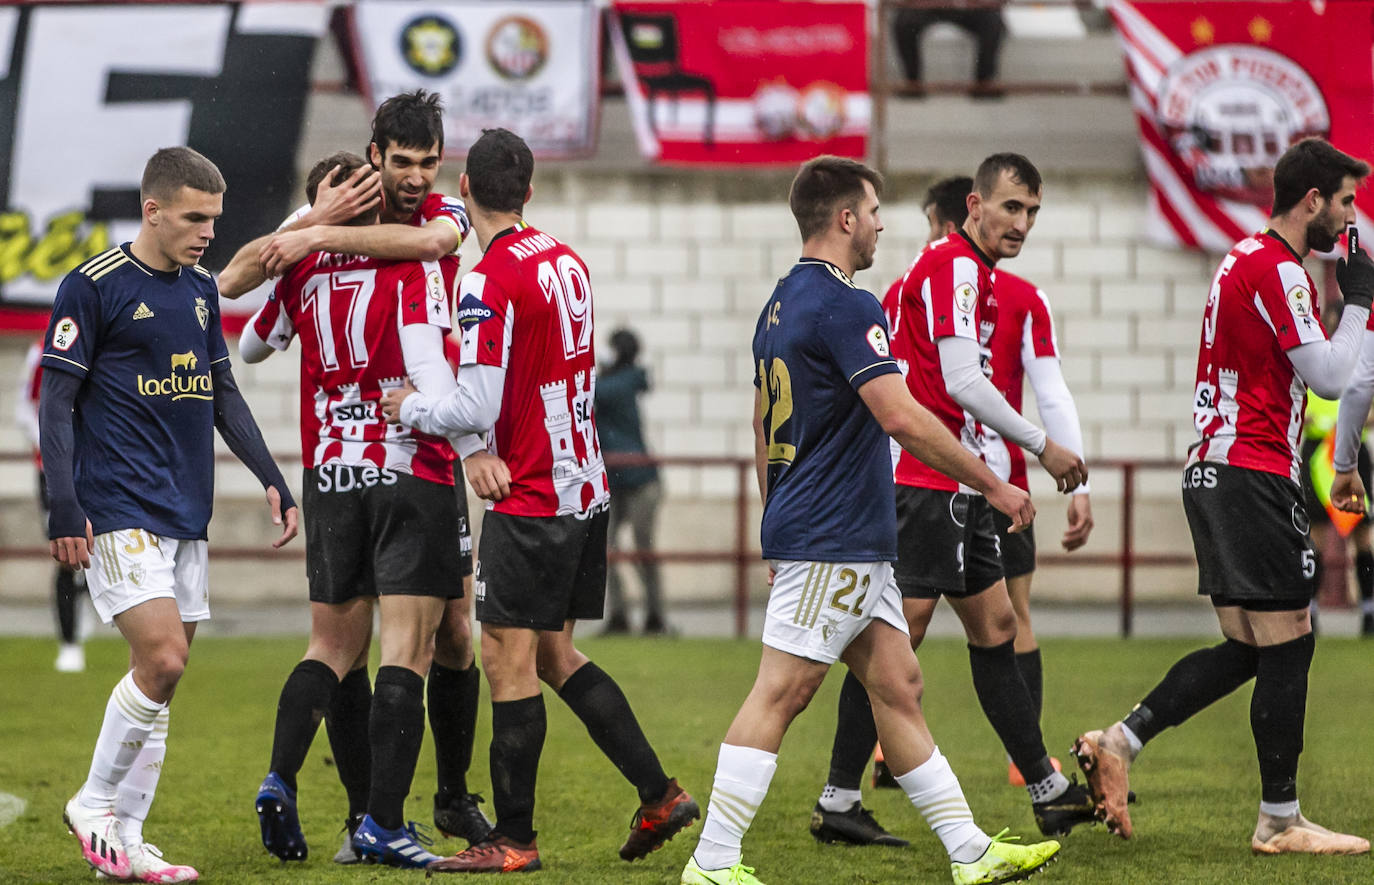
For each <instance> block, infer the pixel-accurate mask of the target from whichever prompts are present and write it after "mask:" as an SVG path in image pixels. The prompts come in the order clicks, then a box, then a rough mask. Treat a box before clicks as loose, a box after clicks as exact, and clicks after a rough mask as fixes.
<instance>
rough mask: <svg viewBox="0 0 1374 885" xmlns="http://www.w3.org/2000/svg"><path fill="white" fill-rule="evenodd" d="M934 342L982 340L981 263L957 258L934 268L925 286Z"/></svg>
mask: <svg viewBox="0 0 1374 885" xmlns="http://www.w3.org/2000/svg"><path fill="white" fill-rule="evenodd" d="M921 297H923V298H925V299H927V303H926V314H927V316H928V317H929V319H930V337H931V340H932V341H938V340H940V339H941V338H948V337H951V336H955V337H959V338H967V339H969V340H970V341H977V340H978V262H976V261H974V260H973V259H972V258H969V257H968V256H966V255H956V256H954V258H952V259H951V260H949V261H947V262H943V263H941V264H939V265H937V266H936V267H935V268H933V269H932V272H931V274H930V276H928V277H926V279H925V281H924V282H923V283H922V284H921Z"/></svg>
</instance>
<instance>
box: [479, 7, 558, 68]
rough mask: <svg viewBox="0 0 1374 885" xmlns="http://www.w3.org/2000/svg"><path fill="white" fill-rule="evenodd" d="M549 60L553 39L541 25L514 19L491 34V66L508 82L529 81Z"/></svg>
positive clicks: (501, 23)
mask: <svg viewBox="0 0 1374 885" xmlns="http://www.w3.org/2000/svg"><path fill="white" fill-rule="evenodd" d="M548 60H549V38H548V35H547V34H545V33H544V29H543V28H542V27H540V26H539V22H537V21H535V20H534V19H532V18H529V17H527V16H523V15H511V16H507V17H506V18H503V19H501V20H500V21H498V22H497V23H496V24H494V25H492V28H491V32H490V33H489V34H487V63H488V64H490V65H491V69H492V70H493V71H495V72H496V73H498V74H500V75H501V76H502V77H505V78H506V79H508V80H528V79H529V78H530V77H533V76H534V75H535V74H537V73H539V71H540V70H541V69H542V68H543V67H544V63H545V62H547V61H548Z"/></svg>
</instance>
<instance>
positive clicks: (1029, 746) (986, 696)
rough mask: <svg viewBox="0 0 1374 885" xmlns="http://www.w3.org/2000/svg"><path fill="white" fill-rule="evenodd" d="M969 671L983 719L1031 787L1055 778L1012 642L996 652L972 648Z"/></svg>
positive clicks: (972, 646) (995, 647) (993, 649)
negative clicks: (1046, 779)
mask: <svg viewBox="0 0 1374 885" xmlns="http://www.w3.org/2000/svg"><path fill="white" fill-rule="evenodd" d="M968 660H969V667H970V669H971V670H972V671H973V690H974V691H975V692H977V694H978V703H979V704H981V705H982V707H983V715H984V716H986V717H987V719H988V722H989V723H991V724H992V730H993V731H995V732H997V737H998V738H1000V739H1001V741H1002V746H1003V747H1005V748H1006V751H1007V755H1008V756H1010V757H1011V761H1012V762H1014V763H1016V767H1017V768H1018V769H1019V770H1020V771H1021V776H1022V777H1024V778H1025V779H1026V783H1027V784H1035V783H1039V782H1040V781H1043V780H1044V779H1045V778H1047V777H1050V776H1051V775H1053V774H1054V766H1053V765H1051V764H1050V754H1049V753H1048V752H1047V751H1046V750H1045V740H1044V738H1043V737H1041V735H1040V722H1039V720H1038V719H1037V717H1036V715H1035V709H1034V707H1032V706H1031V696H1030V691H1029V690H1028V689H1027V688H1026V681H1025V680H1024V679H1022V678H1021V671H1020V670H1018V669H1017V668H1016V650H1015V648H1014V647H1013V644H1012V640H1010V639H1008V640H1007V641H1006V642H1004V643H1002V644H1001V645H995V646H993V647H992V648H979V647H978V646H976V645H970V646H969V647H968Z"/></svg>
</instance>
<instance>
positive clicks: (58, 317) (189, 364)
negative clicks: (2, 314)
mask: <svg viewBox="0 0 1374 885" xmlns="http://www.w3.org/2000/svg"><path fill="white" fill-rule="evenodd" d="M223 193H224V179H223V178H222V177H221V176H220V173H219V170H218V169H217V168H215V165H214V164H213V163H211V162H210V161H209V160H207V159H206V158H205V157H203V156H201V155H200V154H198V153H196V152H195V151H193V150H191V149H189V148H184V147H174V148H164V149H162V150H160V151H158V152H157V153H156V154H154V155H153V157H152V158H151V159H150V160H149V161H148V164H147V166H146V167H145V169H144V171H143V179H142V184H141V187H140V194H141V199H142V223H141V225H140V227H139V232H138V235H137V236H136V237H135V238H134V240H133V242H131V243H124V244H122V245H120V246H117V247H115V248H113V249H110V250H108V251H106V252H103V253H101V254H100V255H97V256H96V257H94V258H92V259H90V260H89V261H87V262H86V263H85V264H83V265H81V266H80V267H78V268H77V269H76V270H74V271H72V272H71V273H69V274H68V275H67V276H66V277H65V278H64V279H63V281H62V284H61V286H60V287H59V288H58V292H57V297H56V299H55V301H54V302H53V312H52V321H51V323H50V325H49V327H48V333H47V342H46V346H45V348H44V351H43V356H42V364H43V369H44V371H43V386H42V395H41V398H40V407H39V422H40V428H41V433H40V443H41V447H42V453H43V469H44V473H45V475H46V476H47V482H48V490H49V495H50V496H51V501H52V510H51V514H50V516H49V527H48V536H49V537H50V538H51V539H52V541H51V547H52V555H53V558H54V559H56V560H57V561H58V562H59V563H61V564H63V565H66V566H69V567H72V568H84V569H87V570H88V571H87V586H88V587H89V588H90V594H91V602H92V603H93V604H94V605H95V609H96V611H97V612H98V613H99V615H100V617H101V619H102V620H103V621H105V622H106V623H109V622H111V621H113V622H114V624H115V626H116V627H118V628H119V631H120V633H122V634H123V635H124V638H125V639H126V640H127V641H128V643H129V648H130V652H131V659H132V662H133V666H132V669H130V671H129V672H128V673H127V674H126V675H125V676H124V678H123V679H121V680H120V681H119V683H118V684H117V685H116V686H115V688H114V691H113V692H112V693H111V695H110V700H109V703H108V705H107V706H106V708H105V718H104V722H103V724H102V725H101V728H100V735H99V737H98V738H97V739H96V746H95V753H94V757H93V758H92V760H91V768H90V773H89V774H88V776H87V778H86V782H85V784H84V785H83V786H82V787H81V789H80V790H78V791H77V793H76V795H75V796H73V797H72V798H71V800H70V801H69V802H67V805H66V809H65V813H64V819H65V820H66V823H67V826H68V827H69V828H70V829H71V831H72V833H73V834H74V835H75V836H76V837H77V839H78V841H79V842H80V843H81V853H82V855H83V856H84V857H85V859H86V861H87V862H89V863H90V864H91V866H93V867H94V868H95V869H96V870H97V871H98V872H101V873H103V874H105V875H107V876H110V877H112V878H116V879H135V880H138V881H144V882H187V881H191V880H193V879H195V878H197V876H198V874H197V872H196V871H195V870H194V869H193V868H191V867H189V866H184V865H173V864H169V863H167V862H166V861H164V860H163V859H162V855H161V852H160V851H158V849H157V848H156V847H154V846H152V845H149V844H147V843H145V842H144V841H143V832H142V830H143V821H144V820H145V818H146V817H147V815H148V809H149V807H150V805H151V804H152V800H153V794H154V793H155V791H156V789H157V781H158V776H159V774H160V772H161V768H162V760H163V758H164V756H165V755H166V749H167V746H166V740H167V723H168V712H167V711H168V704H169V702H170V701H171V699H172V694H173V692H174V691H175V690H176V686H177V682H178V681H179V680H180V678H181V674H182V672H183V670H184V669H185V667H186V660H187V655H188V652H189V649H190V644H191V639H192V637H193V636H194V635H195V631H196V624H197V623H198V622H199V621H203V620H206V619H207V618H209V617H210V607H209V602H210V596H209V583H208V565H209V564H208V561H207V551H206V528H207V525H208V523H209V521H210V510H211V506H212V503H213V492H214V476H215V473H214V454H215V452H214V430H215V429H218V430H219V433H220V436H221V437H223V439H224V441H225V442H226V443H228V445H229V448H230V449H231V450H232V451H233V452H234V454H235V455H237V456H238V457H239V459H240V460H241V461H243V462H244V464H246V465H247V466H248V467H249V469H250V470H252V471H253V474H254V475H255V476H256V477H257V478H258V480H259V481H260V482H261V483H262V484H263V487H264V488H265V489H266V490H267V501H268V504H269V506H270V508H271V512H272V521H273V523H274V524H278V525H281V526H282V533H281V536H280V537H279V538H277V540H276V541H274V542H273V545H272V546H274V547H281V546H282V545H283V544H285V543H286V542H287V541H289V540H291V538H293V537H295V534H296V505H295V503H294V502H293V501H292V499H291V493H290V491H289V490H288V489H287V487H286V483H285V482H284V481H283V480H282V476H281V472H280V471H279V470H278V469H277V466H276V464H275V463H274V462H273V460H272V456H271V455H270V454H269V453H268V451H267V447H266V445H265V444H264V443H263V440H262V435H261V434H260V433H259V431H258V427H257V424H256V423H255V422H254V420H253V416H252V414H251V412H250V411H249V409H248V405H247V403H245V402H244V400H243V396H242V395H241V394H240V393H239V390H238V387H237V386H236V385H235V383H234V376H233V372H232V371H231V370H230V365H229V352H228V350H227V349H226V347H225V344H224V336H223V334H222V333H221V331H220V318H219V305H218V301H217V293H216V291H215V284H214V281H213V279H211V277H210V274H209V272H207V271H205V270H204V269H202V268H201V267H200V265H199V261H200V258H201V255H202V254H203V253H204V252H205V248H206V246H208V245H209V244H210V241H211V240H212V239H213V238H214V235H215V220H216V219H217V218H218V217H219V215H220V212H221V207H222V204H223Z"/></svg>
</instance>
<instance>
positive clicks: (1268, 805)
mask: <svg viewBox="0 0 1374 885" xmlns="http://www.w3.org/2000/svg"><path fill="white" fill-rule="evenodd" d="M1260 814H1267V815H1269V816H1270V817H1280V818H1288V817H1297V816H1298V800H1297V799H1294V800H1293V801H1292V802H1261V803H1260Z"/></svg>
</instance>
